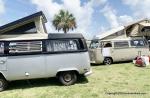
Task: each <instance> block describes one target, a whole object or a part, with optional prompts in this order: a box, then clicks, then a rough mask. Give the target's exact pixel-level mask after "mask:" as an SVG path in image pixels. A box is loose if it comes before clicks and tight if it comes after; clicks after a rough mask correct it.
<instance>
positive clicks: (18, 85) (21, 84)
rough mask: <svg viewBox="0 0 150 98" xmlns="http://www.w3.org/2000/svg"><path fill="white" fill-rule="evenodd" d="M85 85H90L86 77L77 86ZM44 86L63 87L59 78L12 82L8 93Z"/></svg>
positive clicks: (80, 78) (80, 79)
mask: <svg viewBox="0 0 150 98" xmlns="http://www.w3.org/2000/svg"><path fill="white" fill-rule="evenodd" d="M85 83H88V80H87V78H86V77H79V78H78V81H77V84H85ZM44 86H63V85H62V84H61V83H60V82H59V80H58V79H57V78H47V79H32V80H19V81H12V82H10V83H9V85H8V88H7V91H8V90H15V89H27V88H33V87H44Z"/></svg>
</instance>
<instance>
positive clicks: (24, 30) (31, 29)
mask: <svg viewBox="0 0 150 98" xmlns="http://www.w3.org/2000/svg"><path fill="white" fill-rule="evenodd" d="M36 32H37V29H36V26H35V23H34V22H31V23H27V24H25V25H22V26H19V27H17V28H15V29H12V30H9V31H6V32H4V34H6V35H7V34H32V33H36Z"/></svg>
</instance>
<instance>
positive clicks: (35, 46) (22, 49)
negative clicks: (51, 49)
mask: <svg viewBox="0 0 150 98" xmlns="http://www.w3.org/2000/svg"><path fill="white" fill-rule="evenodd" d="M31 52H42V41H23V42H22V41H21V42H10V43H9V53H10V54H14V53H31Z"/></svg>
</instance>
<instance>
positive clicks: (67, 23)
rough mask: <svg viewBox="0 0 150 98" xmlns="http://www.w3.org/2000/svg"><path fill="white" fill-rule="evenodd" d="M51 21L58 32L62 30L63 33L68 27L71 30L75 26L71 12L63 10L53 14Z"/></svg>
mask: <svg viewBox="0 0 150 98" xmlns="http://www.w3.org/2000/svg"><path fill="white" fill-rule="evenodd" d="M52 23H53V26H54V27H55V28H56V30H58V32H59V30H63V31H64V33H67V32H68V31H69V30H70V29H72V30H73V29H75V28H76V21H75V17H74V16H73V14H70V13H69V12H68V11H64V10H60V12H59V13H58V14H56V15H55V16H54V20H53V21H52Z"/></svg>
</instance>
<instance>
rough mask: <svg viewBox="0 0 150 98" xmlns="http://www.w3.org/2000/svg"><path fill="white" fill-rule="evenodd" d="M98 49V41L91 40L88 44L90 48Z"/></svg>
mask: <svg viewBox="0 0 150 98" xmlns="http://www.w3.org/2000/svg"><path fill="white" fill-rule="evenodd" d="M98 47H99V41H98V40H92V41H91V44H90V48H91V49H94V48H98Z"/></svg>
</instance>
